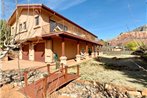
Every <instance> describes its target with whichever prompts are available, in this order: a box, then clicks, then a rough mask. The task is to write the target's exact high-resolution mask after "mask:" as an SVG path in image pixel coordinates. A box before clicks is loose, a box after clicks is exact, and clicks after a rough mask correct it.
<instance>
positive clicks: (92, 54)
mask: <svg viewBox="0 0 147 98" xmlns="http://www.w3.org/2000/svg"><path fill="white" fill-rule="evenodd" d="M94 47H95V46H94V45H93V44H92V53H91V56H92V58H93V57H95V55H94Z"/></svg>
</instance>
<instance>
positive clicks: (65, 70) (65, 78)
mask: <svg viewBox="0 0 147 98" xmlns="http://www.w3.org/2000/svg"><path fill="white" fill-rule="evenodd" d="M67 68H68V67H67V66H65V79H66V78H67Z"/></svg>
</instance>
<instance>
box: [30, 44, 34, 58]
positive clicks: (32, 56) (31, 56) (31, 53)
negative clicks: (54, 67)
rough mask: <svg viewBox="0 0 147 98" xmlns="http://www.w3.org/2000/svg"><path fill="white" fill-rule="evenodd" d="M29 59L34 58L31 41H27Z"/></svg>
mask: <svg viewBox="0 0 147 98" xmlns="http://www.w3.org/2000/svg"><path fill="white" fill-rule="evenodd" d="M29 60H31V61H33V60H34V45H33V43H29Z"/></svg>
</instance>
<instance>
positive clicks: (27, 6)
mask: <svg viewBox="0 0 147 98" xmlns="http://www.w3.org/2000/svg"><path fill="white" fill-rule="evenodd" d="M19 7H23V8H34V7H35V8H43V9H45V10H47V11H50V12H51V13H53V14H54V15H57V16H58V17H61V18H62V19H64V20H66V21H68V22H70V23H71V24H73V25H75V26H77V27H79V28H80V29H82V30H84V31H86V32H88V33H89V34H91V35H93V36H95V37H97V36H96V35H94V34H93V33H91V32H90V31H88V30H86V29H84V28H83V27H81V26H79V25H78V24H76V23H74V22H73V21H71V20H69V19H67V18H66V17H64V16H62V15H61V14H59V13H57V12H55V11H54V10H52V9H50V8H48V7H47V6H45V5H43V4H18V5H17V8H19ZM17 8H16V9H17ZM16 9H15V11H14V12H13V14H12V15H11V16H10V18H9V20H8V23H9V22H10V21H11V18H12V17H14V15H15V13H16Z"/></svg>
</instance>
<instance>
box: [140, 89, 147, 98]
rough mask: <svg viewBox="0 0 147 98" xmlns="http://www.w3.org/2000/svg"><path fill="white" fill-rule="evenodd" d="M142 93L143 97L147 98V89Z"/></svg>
mask: <svg viewBox="0 0 147 98" xmlns="http://www.w3.org/2000/svg"><path fill="white" fill-rule="evenodd" d="M141 93H142V96H146V97H147V89H144V90H143V91H142V92H141Z"/></svg>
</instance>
